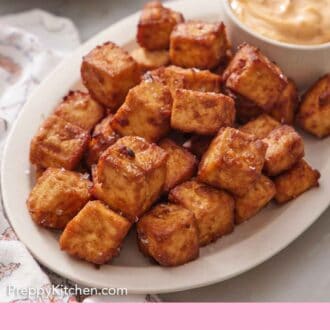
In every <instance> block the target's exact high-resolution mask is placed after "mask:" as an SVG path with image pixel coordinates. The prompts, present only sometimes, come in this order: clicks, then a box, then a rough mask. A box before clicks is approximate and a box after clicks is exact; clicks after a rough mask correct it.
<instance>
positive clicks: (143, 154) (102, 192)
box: [93, 136, 167, 220]
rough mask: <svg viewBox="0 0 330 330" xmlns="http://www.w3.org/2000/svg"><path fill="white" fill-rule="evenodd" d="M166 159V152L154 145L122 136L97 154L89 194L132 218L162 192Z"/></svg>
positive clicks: (141, 212)
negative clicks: (98, 155)
mask: <svg viewBox="0 0 330 330" xmlns="http://www.w3.org/2000/svg"><path fill="white" fill-rule="evenodd" d="M166 162H167V153H166V152H165V151H164V150H163V149H161V148H160V147H158V146H157V145H155V144H150V143H148V142H147V141H146V140H145V139H143V138H140V137H136V136H125V137H123V138H121V139H119V140H118V141H117V142H116V143H115V144H113V145H112V146H110V147H109V148H108V149H107V150H106V151H105V152H103V154H102V155H101V157H100V159H99V162H98V164H97V166H96V168H95V169H94V171H93V180H94V188H93V193H94V195H95V196H96V197H97V198H98V199H100V200H103V201H104V202H106V203H107V204H109V206H110V207H111V208H112V209H114V210H116V211H121V212H123V213H124V214H126V215H127V216H128V217H129V218H130V219H131V220H136V217H139V216H141V215H142V214H143V213H144V212H146V211H147V210H148V209H149V208H150V207H151V205H152V204H153V203H154V202H155V201H156V200H157V198H158V197H159V196H160V195H161V193H162V192H163V189H164V185H165V180H166Z"/></svg>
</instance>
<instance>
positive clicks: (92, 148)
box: [86, 114, 119, 167]
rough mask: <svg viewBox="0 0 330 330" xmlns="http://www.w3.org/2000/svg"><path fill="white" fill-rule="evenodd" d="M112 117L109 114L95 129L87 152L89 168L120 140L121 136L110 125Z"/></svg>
mask: <svg viewBox="0 0 330 330" xmlns="http://www.w3.org/2000/svg"><path fill="white" fill-rule="evenodd" d="M112 117H113V115H112V114H109V115H108V116H107V117H105V118H104V119H103V120H102V121H101V122H100V123H99V124H97V125H96V126H95V128H94V131H93V134H92V138H91V140H90V141H89V144H88V148H87V152H86V163H87V165H88V166H89V167H91V166H92V165H93V164H96V163H97V162H98V160H99V158H100V156H101V154H102V152H103V151H105V150H106V149H107V148H108V147H110V146H111V145H113V144H114V143H115V142H116V141H117V140H118V139H119V135H118V134H117V133H115V132H114V130H113V129H112V127H111V125H110V121H111V119H112Z"/></svg>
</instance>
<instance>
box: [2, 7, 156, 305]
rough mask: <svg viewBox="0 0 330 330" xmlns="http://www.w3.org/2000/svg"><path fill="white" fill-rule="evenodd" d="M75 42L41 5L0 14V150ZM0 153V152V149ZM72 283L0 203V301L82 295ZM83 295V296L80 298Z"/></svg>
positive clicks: (67, 24) (67, 26)
mask: <svg viewBox="0 0 330 330" xmlns="http://www.w3.org/2000/svg"><path fill="white" fill-rule="evenodd" d="M79 43H80V40H79V35H78V32H77V29H76V27H75V26H74V25H73V23H72V22H71V21H70V20H68V19H65V18H61V17H56V16H53V15H51V14H49V13H47V12H44V11H41V10H32V11H28V12H24V13H20V14H15V15H9V16H4V17H0V153H2V150H3V146H4V142H5V139H6V135H7V131H8V130H9V129H10V127H11V125H12V123H13V122H14V120H15V118H16V117H17V115H18V113H19V111H20V109H21V107H22V105H23V104H24V103H25V101H26V99H27V97H28V95H29V94H30V93H31V92H32V90H33V89H34V88H35V87H36V86H37V85H38V84H39V83H40V81H41V80H42V79H43V78H44V77H45V76H46V75H47V74H48V73H49V71H51V70H52V69H53V68H54V67H55V65H56V64H57V63H58V62H59V61H60V60H61V59H62V58H63V57H64V56H65V55H67V54H68V53H70V52H71V51H72V50H73V49H75V48H76V47H77V46H78V45H79ZM0 158H1V154H0ZM73 286H75V284H74V283H71V282H70V281H68V280H66V279H63V278H61V277H59V276H57V275H56V274H54V273H52V272H50V271H49V270H47V269H42V268H41V266H40V265H39V264H38V263H37V262H36V261H35V260H34V259H33V257H32V256H31V255H30V254H29V252H28V251H27V249H26V248H25V246H24V245H23V244H22V243H21V242H20V241H19V240H18V239H17V237H16V235H15V233H14V231H13V230H12V228H11V227H10V225H9V223H8V220H7V219H6V216H5V214H4V210H3V208H2V205H0V302H21V301H23V302H24V301H26V302H30V301H32V302H71V301H77V300H78V301H79V300H82V297H76V296H72V295H70V294H69V293H67V290H64V289H65V288H68V287H73ZM83 298H84V297H83ZM157 299H158V298H157V297H155V296H150V295H147V296H145V295H136V296H135V295H134V296H127V297H123V298H122V300H120V297H104V296H103V297H100V296H94V297H88V298H86V299H85V300H84V302H104V301H140V302H142V301H157Z"/></svg>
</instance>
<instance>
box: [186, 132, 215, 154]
mask: <svg viewBox="0 0 330 330" xmlns="http://www.w3.org/2000/svg"><path fill="white" fill-rule="evenodd" d="M212 139H213V138H212V137H211V136H206V135H193V136H192V137H191V138H190V139H189V140H187V141H186V142H185V143H184V144H183V147H184V148H186V149H188V150H189V151H190V152H191V153H192V154H194V155H195V156H196V157H197V158H198V159H201V158H202V156H203V155H204V154H205V152H206V150H207V149H208V148H209V146H210V144H211V142H212Z"/></svg>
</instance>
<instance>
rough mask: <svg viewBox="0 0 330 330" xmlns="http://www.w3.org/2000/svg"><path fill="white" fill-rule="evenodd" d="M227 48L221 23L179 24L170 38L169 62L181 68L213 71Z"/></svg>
mask: <svg viewBox="0 0 330 330" xmlns="http://www.w3.org/2000/svg"><path fill="white" fill-rule="evenodd" d="M229 48H230V45H229V42H228V38H227V33H226V29H225V26H224V24H223V23H206V22H201V21H188V22H184V23H180V24H178V25H177V26H176V27H175V28H174V29H173V32H172V33H171V37H170V58H171V62H172V63H173V64H175V65H178V66H181V67H183V68H198V69H213V68H215V67H217V66H218V65H219V64H220V62H221V61H222V60H223V59H224V58H225V57H226V54H227V50H228V49H229Z"/></svg>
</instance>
